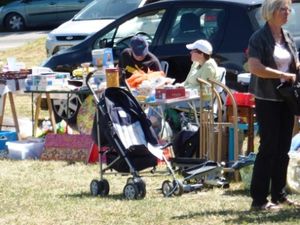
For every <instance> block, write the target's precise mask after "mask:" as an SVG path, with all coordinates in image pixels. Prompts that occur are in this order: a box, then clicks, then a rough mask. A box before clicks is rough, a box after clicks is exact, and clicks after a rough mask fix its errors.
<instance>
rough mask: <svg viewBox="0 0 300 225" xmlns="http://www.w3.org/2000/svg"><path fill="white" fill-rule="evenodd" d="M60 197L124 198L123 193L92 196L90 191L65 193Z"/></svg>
mask: <svg viewBox="0 0 300 225" xmlns="http://www.w3.org/2000/svg"><path fill="white" fill-rule="evenodd" d="M62 197H64V198H65V197H68V198H103V199H112V200H124V196H123V194H109V195H107V196H105V197H101V196H100V195H99V196H92V195H91V193H90V192H81V193H76V194H65V195H62Z"/></svg>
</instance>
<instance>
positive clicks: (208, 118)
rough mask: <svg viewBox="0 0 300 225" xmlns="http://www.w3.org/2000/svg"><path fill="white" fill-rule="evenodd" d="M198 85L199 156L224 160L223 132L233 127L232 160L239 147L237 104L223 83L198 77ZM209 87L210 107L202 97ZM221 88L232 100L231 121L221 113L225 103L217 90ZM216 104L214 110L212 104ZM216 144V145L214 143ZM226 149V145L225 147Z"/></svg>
mask: <svg viewBox="0 0 300 225" xmlns="http://www.w3.org/2000/svg"><path fill="white" fill-rule="evenodd" d="M198 82H199V85H200V109H199V121H200V125H199V128H200V137H199V138H200V149H199V151H200V157H203V158H207V159H210V160H214V161H217V162H221V161H223V160H224V158H223V157H222V153H223V151H222V142H223V140H222V138H223V132H224V129H226V128H233V131H234V160H237V159H238V155H239V150H238V149H239V148H238V121H237V118H238V115H237V105H236V102H235V99H234V97H233V95H232V92H231V90H230V89H229V88H228V87H227V86H226V85H225V84H223V83H221V82H219V81H215V80H212V79H208V80H207V81H206V80H203V79H201V78H198ZM205 87H206V88H210V90H211V93H212V94H211V98H210V104H209V106H210V107H205V105H204V102H203V101H201V99H203V90H204V89H205ZM220 88H222V91H223V92H225V93H226V94H227V96H229V98H230V99H231V100H232V106H233V120H232V121H231V122H229V121H225V118H226V117H224V116H223V113H224V112H226V110H225V108H224V107H225V104H223V102H222V99H221V96H220V92H219V91H217V90H219V89H220ZM214 104H216V105H217V111H216V112H214V110H213V107H211V106H213V105H214ZM215 144H216V145H215ZM225 149H226V150H227V146H226V148H225Z"/></svg>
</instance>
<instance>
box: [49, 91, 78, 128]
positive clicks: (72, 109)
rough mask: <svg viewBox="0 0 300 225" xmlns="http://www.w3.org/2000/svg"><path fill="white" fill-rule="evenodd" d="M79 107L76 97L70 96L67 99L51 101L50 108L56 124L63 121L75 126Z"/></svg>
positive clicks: (74, 95)
mask: <svg viewBox="0 0 300 225" xmlns="http://www.w3.org/2000/svg"><path fill="white" fill-rule="evenodd" d="M80 106H81V103H80V99H79V97H78V95H76V94H72V95H71V96H70V97H69V103H68V101H67V99H53V100H52V107H53V111H54V116H55V120H56V122H60V121H61V120H65V121H66V122H67V123H68V124H76V117H77V113H78V111H79V108H80Z"/></svg>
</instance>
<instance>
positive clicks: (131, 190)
mask: <svg viewBox="0 0 300 225" xmlns="http://www.w3.org/2000/svg"><path fill="white" fill-rule="evenodd" d="M123 195H124V197H125V198H126V199H128V200H133V199H137V198H138V195H139V190H138V186H137V185H136V184H134V183H129V184H126V185H125V187H124V189H123Z"/></svg>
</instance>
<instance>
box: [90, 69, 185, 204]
mask: <svg viewBox="0 0 300 225" xmlns="http://www.w3.org/2000/svg"><path fill="white" fill-rule="evenodd" d="M91 76H92V73H90V74H89V75H88V76H87V82H86V83H87V86H88V88H89V89H90V91H91V92H92V94H93V96H94V99H95V102H96V104H97V114H98V115H97V116H96V118H97V123H96V130H97V132H96V134H97V135H96V139H97V140H96V141H97V143H98V146H108V147H109V150H107V151H105V152H102V151H101V150H99V153H100V154H99V162H100V180H96V179H94V180H92V181H91V184H90V190H91V193H92V195H94V196H96V195H100V196H107V195H108V194H109V188H110V187H109V183H108V181H107V180H106V179H104V178H103V174H104V172H105V171H107V170H111V169H114V170H115V171H117V172H119V173H130V174H131V175H132V177H130V178H128V180H127V183H126V185H125V187H124V189H123V195H124V197H125V198H127V199H142V198H144V197H145V195H146V184H145V182H144V181H143V180H142V179H141V176H140V175H139V171H141V170H144V169H146V168H151V167H155V166H156V165H157V158H160V159H162V160H165V161H166V162H167V160H166V158H165V156H164V155H163V149H164V148H166V147H168V146H167V145H166V146H160V145H158V139H157V136H156V134H155V132H154V130H153V128H152V127H151V122H150V120H148V118H147V116H146V114H145V113H144V111H143V110H142V108H141V106H140V105H139V103H138V102H137V101H136V99H135V98H134V97H133V96H132V95H131V94H130V92H128V91H126V90H125V89H122V88H117V87H110V88H107V89H105V90H104V91H103V92H102V93H101V95H100V97H98V95H97V93H95V91H94V90H93V88H92V87H91V86H90V84H89V82H88V80H89V79H90V77H91ZM103 155H104V156H106V164H107V165H106V167H104V166H103V165H102V160H101V158H102V157H101V156H103ZM167 165H168V166H169V170H170V171H172V168H171V167H170V165H169V164H167ZM172 175H173V178H174V179H173V182H172V184H177V183H179V182H178V181H177V180H176V178H175V174H174V173H173V171H172ZM168 187H169V186H168ZM176 187H177V185H173V189H174V190H175V189H176ZM180 187H181V186H180ZM182 191H183V188H180V191H178V193H182Z"/></svg>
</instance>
